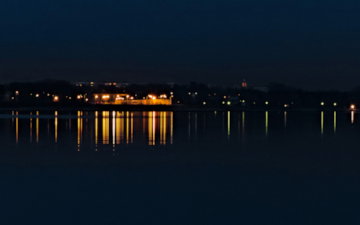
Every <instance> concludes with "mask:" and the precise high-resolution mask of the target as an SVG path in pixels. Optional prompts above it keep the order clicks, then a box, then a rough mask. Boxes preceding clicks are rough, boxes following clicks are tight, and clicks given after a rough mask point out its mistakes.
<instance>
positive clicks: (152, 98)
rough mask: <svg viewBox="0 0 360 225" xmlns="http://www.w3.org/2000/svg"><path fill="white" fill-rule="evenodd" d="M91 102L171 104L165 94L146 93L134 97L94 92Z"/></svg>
mask: <svg viewBox="0 0 360 225" xmlns="http://www.w3.org/2000/svg"><path fill="white" fill-rule="evenodd" d="M92 103H93V104H99V105H171V104H172V99H171V97H170V98H169V97H168V96H167V95H166V94H162V95H159V96H156V95H148V96H147V97H144V98H143V99H136V98H134V96H131V95H129V94H124V93H121V94H119V93H95V94H93V101H92Z"/></svg>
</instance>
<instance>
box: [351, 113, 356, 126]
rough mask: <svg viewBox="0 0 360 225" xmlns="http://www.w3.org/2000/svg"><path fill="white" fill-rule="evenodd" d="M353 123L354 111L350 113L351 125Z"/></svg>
mask: <svg viewBox="0 0 360 225" xmlns="http://www.w3.org/2000/svg"><path fill="white" fill-rule="evenodd" d="M354 123H355V111H351V124H354Z"/></svg>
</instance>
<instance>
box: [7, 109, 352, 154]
mask: <svg viewBox="0 0 360 225" xmlns="http://www.w3.org/2000/svg"><path fill="white" fill-rule="evenodd" d="M289 114H291V117H289ZM319 114H320V115H319ZM175 115H176V120H175V119H174V118H175ZM0 116H1V117H0V122H1V127H2V129H3V130H4V129H5V131H6V130H7V129H13V132H11V133H12V136H13V137H12V138H13V139H11V140H14V141H13V142H14V143H16V144H21V143H25V144H26V143H33V144H42V143H45V142H48V143H49V144H51V143H52V144H64V143H67V144H69V143H70V144H71V143H73V146H74V147H75V146H76V149H77V151H81V150H82V149H92V150H94V151H98V150H99V148H103V147H104V146H109V147H110V148H111V149H112V150H114V151H115V149H116V148H117V146H124V145H134V146H137V145H148V146H163V145H171V144H173V143H174V140H175V141H176V140H177V141H178V142H182V141H184V140H186V142H199V141H202V140H206V139H209V140H210V141H215V140H219V141H221V140H226V141H228V142H229V141H246V140H248V137H250V136H254V137H255V136H256V137H271V136H272V135H276V132H270V131H272V130H275V129H278V127H282V129H284V128H285V129H286V131H287V132H291V131H292V130H296V132H298V131H297V130H298V129H300V128H301V127H302V126H309V127H307V128H302V129H306V130H307V131H312V132H313V131H314V128H315V127H316V126H318V125H317V124H318V120H320V133H319V131H318V130H317V129H315V130H317V132H318V134H320V135H321V136H323V135H328V134H330V133H332V134H335V133H336V134H338V132H339V129H340V131H341V130H342V128H343V127H345V126H346V124H349V125H351V124H352V125H355V124H356V121H355V116H356V112H355V111H352V112H351V113H350V119H349V117H348V114H347V113H340V114H339V112H337V111H332V112H325V111H321V112H313V113H312V114H307V115H306V116H305V114H304V115H302V113H301V112H299V113H297V114H296V113H295V112H291V111H290V112H289V111H284V112H282V113H278V112H272V111H265V112H245V111H242V112H231V111H226V112H215V113H214V112H176V113H175V112H168V111H149V112H131V111H94V112H87V111H76V112H75V113H69V112H67V113H63V112H60V111H53V112H50V113H49V112H41V111H35V112H18V111H13V112H11V113H9V114H0ZM270 116H271V117H270ZM319 117H320V118H319ZM269 118H271V121H270V119H269ZM276 118H278V119H276ZM316 118H317V119H316ZM342 118H343V119H342ZM345 118H347V119H346V120H345ZM339 119H340V128H339ZM6 121H11V124H12V125H11V126H8V125H6ZM299 121H302V122H299ZM316 121H317V122H316ZM270 123H271V129H270V126H269V125H270ZM72 124H76V126H72ZM327 124H328V126H327ZM175 125H176V126H175ZM11 127H12V128H11ZM175 127H176V129H177V130H176V134H177V136H176V137H175V136H174V129H175ZM327 129H328V130H329V131H330V132H328V131H327ZM5 133H6V132H5ZM184 137H185V139H184ZM186 137H187V138H186ZM71 145H72V144H71Z"/></svg>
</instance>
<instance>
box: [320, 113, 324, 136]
mask: <svg viewBox="0 0 360 225" xmlns="http://www.w3.org/2000/svg"><path fill="white" fill-rule="evenodd" d="M320 115H321V118H320V131H321V134H324V111H321V113H320Z"/></svg>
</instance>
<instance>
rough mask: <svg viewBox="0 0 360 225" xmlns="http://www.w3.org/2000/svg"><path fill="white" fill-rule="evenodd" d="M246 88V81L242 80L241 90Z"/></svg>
mask: <svg viewBox="0 0 360 225" xmlns="http://www.w3.org/2000/svg"><path fill="white" fill-rule="evenodd" d="M247 87H248V83H247V82H246V80H243V81H242V82H241V88H247Z"/></svg>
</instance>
